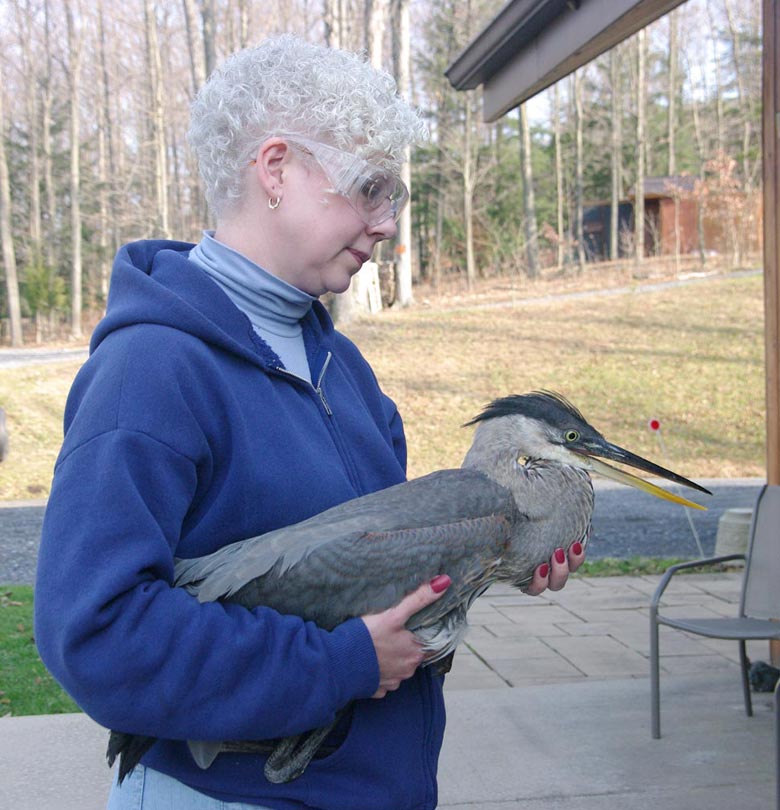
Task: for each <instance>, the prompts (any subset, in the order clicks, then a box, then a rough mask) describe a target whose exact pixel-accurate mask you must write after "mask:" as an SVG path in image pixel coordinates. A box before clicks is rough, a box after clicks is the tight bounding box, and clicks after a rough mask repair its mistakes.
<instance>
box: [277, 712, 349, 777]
mask: <svg viewBox="0 0 780 810" xmlns="http://www.w3.org/2000/svg"><path fill="white" fill-rule="evenodd" d="M346 711H347V709H342V710H341V711H339V712H338V713H337V714H336V717H335V719H334V720H333V722H332V723H330V724H329V725H327V726H323V727H322V728H315V729H314V730H313V731H307V732H306V733H305V734H296V735H295V736H294V737H285V738H284V739H282V740H280V741H279V743H278V744H277V745H276V746H275V747H274V750H273V751H272V752H271V754H270V756H269V757H268V759H267V760H266V763H265V768H264V769H263V773H265V778H266V779H267V780H268V781H269V782H273V784H275V785H280V784H283V783H284V782H292V780H293V779H297V778H298V777H299V776H300V775H301V774H302V773H303V772H304V771H305V770H306V768H307V767H308V765H309V763H310V762H311V761H312V759H313V758H314V755H315V754H316V753H317V751H318V750H319V748H320V746H321V745H322V743H323V742H324V741H325V738H326V737H327V736H328V734H330V732H331V731H333V729H334V728H335V727H336V725H337V723H338V722H339V721H340V720H341V718H342V717H343V716H344V714H345V712H346Z"/></svg>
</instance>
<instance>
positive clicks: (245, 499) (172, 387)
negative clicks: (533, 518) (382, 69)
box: [36, 36, 584, 810]
mask: <svg viewBox="0 0 780 810" xmlns="http://www.w3.org/2000/svg"><path fill="white" fill-rule="evenodd" d="M423 136H424V129H423V126H422V124H421V123H420V121H419V119H418V118H417V116H416V114H415V113H414V112H413V111H412V110H411V109H410V108H409V107H408V106H407V105H406V104H405V103H404V102H403V101H402V100H401V99H399V98H398V96H397V94H396V92H395V87H394V84H393V82H392V80H391V79H390V78H389V77H388V76H386V75H385V74H382V73H379V72H376V71H375V70H373V69H372V68H370V67H369V66H368V65H367V64H366V63H365V62H363V61H362V60H361V59H359V58H357V57H356V56H354V55H350V54H347V53H344V52H340V51H335V50H328V49H325V48H322V47H318V46H314V45H311V44H307V43H305V42H303V41H300V40H298V39H295V38H293V37H290V36H284V37H279V38H276V39H272V40H268V41H266V42H265V43H263V44H262V45H260V46H259V47H257V48H253V49H249V50H246V51H243V52H241V53H239V54H236V55H235V56H234V57H232V58H231V59H229V60H228V61H227V62H226V63H225V64H224V65H223V66H222V68H221V69H219V70H218V71H217V72H216V73H215V74H214V75H213V76H212V77H211V78H210V80H209V81H208V82H207V84H206V85H205V86H204V87H203V89H202V90H201V92H200V94H199V96H198V98H197V100H196V102H195V103H194V105H193V110H192V125H191V130H190V140H191V143H192V145H193V147H194V149H195V152H196V154H197V156H198V160H199V164H200V170H201V174H202V177H203V180H204V183H205V187H206V190H207V197H208V201H209V204H210V206H211V209H212V211H213V213H214V215H215V218H216V221H217V227H216V230H215V231H214V232H213V233H210V232H207V233H205V234H204V237H203V239H202V241H201V242H200V243H199V244H198V245H197V246H193V245H190V244H184V243H178V242H150V241H147V242H136V243H133V244H130V245H126V246H125V247H123V248H122V249H121V250H120V251H119V253H118V255H117V258H116V261H115V265H114V271H113V276H112V282H111V293H110V296H109V302H108V309H107V314H106V317H105V318H104V320H103V321H102V322H101V323H100V324H99V326H98V327H97V329H96V330H95V333H94V335H93V338H92V344H91V356H90V359H89V360H88V361H87V363H86V364H85V365H84V367H83V369H82V370H81V372H80V373H79V375H78V377H77V378H76V381H75V382H74V385H73V389H72V392H71V395H70V397H69V400H68V404H67V408H66V413H65V440H64V444H63V447H62V451H61V454H60V457H59V459H58V462H57V465H56V468H55V474H54V481H53V485H52V491H51V496H50V500H49V505H48V508H47V513H46V520H45V525H44V530H43V539H42V546H41V554H40V562H39V570H38V581H37V590H36V597H37V598H36V604H37V615H36V637H37V640H38V644H39V649H40V652H41V655H42V657H43V659H44V661H45V663H46V664H47V666H48V667H49V668H50V669H51V671H52V672H53V673H54V674H55V676H56V677H57V678H58V679H59V680H60V682H61V683H62V684H63V686H64V687H65V688H66V689H67V690H68V691H69V692H70V693H71V694H72V695H73V696H74V698H75V699H76V701H77V702H78V703H79V704H80V705H81V706H82V707H83V708H84V710H85V711H86V712H87V713H88V714H90V715H91V716H92V717H93V718H94V719H95V720H97V722H99V723H101V724H103V725H105V726H107V727H110V728H113V729H115V730H120V731H125V732H129V733H133V734H143V735H149V736H153V737H158V738H160V742H158V743H157V744H156V745H155V746H154V747H153V748H152V749H151V750H150V751H149V753H148V754H147V755H146V756H145V757H144V759H143V766H142V767H138V768H136V769H135V771H134V772H133V773H132V774H131V776H130V777H128V778H127V779H126V780H125V781H124V782H123V783H122V785H121V787H120V786H117V785H115V786H114V788H113V790H112V794H111V798H110V800H109V807H110V808H112V810H118V809H119V808H130V807H133V808H135V807H143V808H147V810H149V809H150V808H151V809H152V810H154V809H155V808H163V807H166V808H167V807H171V808H172V807H175V808H201V807H202V808H214V807H221V806H222V803H223V802H236V803H239V806H240V805H245V806H247V807H257V806H262V807H268V808H279V810H289V809H291V808H304V807H306V808H322V810H330V809H331V808H332V809H333V810H337V809H338V810H348V809H349V808H355V810H369V809H372V810H381V809H382V808H387V809H388V810H390V808H392V810H403V808H423V807H431V808H432V807H434V806H435V804H436V779H435V772H436V762H437V757H438V753H439V748H440V745H441V739H442V735H443V729H444V710H443V704H442V683H441V678H440V677H438V676H436V675H435V674H434V673H433V672H432V671H430V669H429V668H419V664H420V663H421V662H422V653H421V651H420V648H419V645H418V644H417V642H416V641H415V639H414V638H413V637H412V635H411V634H410V633H408V632H407V631H406V630H405V629H404V623H405V621H406V619H407V618H408V617H409V616H411V615H412V614H413V613H415V612H416V611H417V610H419V609H420V608H421V607H423V606H424V605H426V604H428V603H430V602H432V601H434V600H435V599H437V598H439V596H440V595H441V594H442V593H443V592H444V590H445V589H446V587H447V585H448V583H449V580H448V578H447V576H446V572H441V576H439V577H437V578H435V579H434V580H433V582H429V583H421V584H420V588H419V589H418V590H417V591H415V592H413V593H412V594H410V595H409V596H407V597H406V598H405V599H404V600H403V601H402V602H401V603H400V604H399V605H398V606H396V607H395V608H393V609H391V610H388V611H386V612H384V613H381V614H377V615H372V616H364V617H362V618H360V619H353V620H351V621H348V622H346V623H344V624H343V625H341V626H339V627H337V628H336V629H335V630H334V631H333V632H325V631H323V630H321V629H319V628H318V627H316V626H314V625H313V624H311V623H305V622H303V621H302V620H300V619H298V618H297V617H293V616H281V615H279V614H277V613H275V612H273V611H271V610H269V609H266V608H258V609H256V610H252V611H248V610H245V609H243V608H241V607H238V606H235V605H228V604H203V605H202V604H199V603H198V602H197V601H196V600H195V599H193V598H192V597H190V596H188V595H187V594H186V593H184V592H183V591H181V590H178V589H176V588H173V587H172V575H173V560H174V557H193V556H199V555H203V554H207V553H209V552H211V551H214V550H215V549H217V548H219V547H220V546H222V545H224V544H226V543H231V542H234V541H236V540H240V539H242V538H245V537H249V536H253V535H257V534H260V533H263V532H266V531H269V530H271V529H274V528H277V527H279V526H283V525H287V524H290V523H294V522H296V521H299V520H302V519H304V518H306V517H308V516H310V515H312V514H314V513H317V512H320V511H322V510H324V509H326V508H328V507H330V506H333V505H335V504H337V503H340V502H342V501H344V500H347V499H349V498H354V497H356V496H359V495H362V494H364V493H367V492H371V491H374V490H376V489H380V488H382V487H386V486H389V485H392V484H395V483H398V482H400V481H402V480H403V479H404V475H405V472H404V470H405V460H406V449H405V442H404V436H403V428H402V424H401V419H400V417H399V415H398V412H397V411H396V408H395V406H394V405H393V403H392V402H391V401H390V400H389V399H388V398H387V397H386V396H385V395H384V394H383V393H382V392H381V390H380V389H379V387H378V385H377V382H376V379H375V377H374V374H373V372H372V370H371V368H370V367H369V366H368V364H367V363H366V361H365V360H364V359H363V358H362V356H361V355H360V353H359V352H358V350H357V349H356V348H355V346H354V345H353V344H352V343H350V342H349V341H348V340H347V339H346V338H345V337H344V336H342V335H340V334H339V333H338V332H336V331H334V329H333V325H332V323H331V321H330V319H329V317H328V315H327V313H326V311H325V310H324V308H323V307H322V306H321V304H320V303H319V302H318V301H317V298H318V297H319V296H321V295H322V294H323V293H325V292H328V291H330V292H335V293H339V292H342V291H344V290H346V289H347V287H348V286H349V283H350V279H351V277H352V276H353V275H354V274H355V273H356V272H357V271H358V270H359V269H360V267H361V265H362V264H363V263H364V262H365V261H367V260H368V259H369V258H370V256H371V254H372V251H373V249H374V247H375V246H376V244H377V243H378V242H380V241H381V240H383V239H388V238H390V237H392V236H393V235H394V234H395V231H396V224H395V222H396V219H397V217H398V215H399V213H400V211H401V209H402V207H403V205H404V204H405V203H406V201H407V199H408V192H407V191H406V189H405V187H404V185H403V183H402V182H401V180H400V179H399V177H398V175H397V171H398V169H399V166H400V162H401V158H402V154H403V150H404V148H405V147H406V145H407V144H409V143H413V142H415V141H419V140H420V139H421V138H422V137H423ZM583 556H584V555H583V554H581V553H580V554H577V555H573V556H572V558H571V560H570V561H567V560H566V558H565V556H564V555H563V553H562V552H560V553H559V554H557V555H556V558H555V559H554V560H552V561H551V563H550V565H549V566H547V565H544V566H540V569H538V570H537V573H536V576H535V578H534V582H533V584H532V585H531V588H530V592H532V593H540V592H541V591H543V590H544V589H545V587H552V588H559V587H562V585H563V584H564V582H565V581H566V576H567V574H568V571H569V570H570V568H574V567H576V566H577V565H579V563H580V562H581V561H582V558H583ZM372 698H373V699H372ZM352 701H357V702H356V703H355V708H354V710H353V711H352V712H351V713H350V716H349V717H348V718H347V720H346V721H345V722H344V723H343V724H342V725H341V726H340V727H337V730H336V731H335V732H334V735H333V739H331V740H329V741H328V743H327V745H328V750H330V751H332V753H331V754H329V755H328V756H325V757H324V758H321V759H318V760H315V761H314V762H312V763H311V765H310V766H309V768H308V769H307V771H306V772H305V774H304V775H303V776H302V777H300V778H299V779H297V780H295V781H293V782H291V783H289V784H283V785H275V784H270V783H268V782H266V781H265V779H264V778H263V756H262V755H260V754H253V753H243V752H238V753H234V752H224V753H221V754H220V755H219V756H218V757H217V759H216V760H215V761H214V763H213V764H212V765H211V766H210V767H209V768H208V769H205V770H204V769H201V768H199V767H198V766H197V765H196V763H195V762H194V761H193V759H192V757H191V755H190V753H189V750H188V748H187V745H186V743H185V742H184V741H185V740H188V739H190V740H193V739H194V740H270V739H273V738H276V737H281V736H287V735H291V734H295V733H298V732H302V731H306V730H309V729H311V728H315V727H318V726H322V725H325V724H326V723H328V722H330V721H331V720H332V719H333V717H334V715H335V713H336V712H337V711H338V710H339V709H340V708H342V707H343V706H345V705H347V704H348V703H350V702H352ZM231 806H233V805H231Z"/></svg>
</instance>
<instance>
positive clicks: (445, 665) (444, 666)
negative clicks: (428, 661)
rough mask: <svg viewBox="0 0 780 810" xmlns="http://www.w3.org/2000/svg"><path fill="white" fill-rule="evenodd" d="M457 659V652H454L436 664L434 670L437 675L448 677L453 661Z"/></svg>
mask: <svg viewBox="0 0 780 810" xmlns="http://www.w3.org/2000/svg"><path fill="white" fill-rule="evenodd" d="M454 658H455V650H453V651H452V652H451V653H449V654H448V655H445V656H444V658H440V659H439V660H438V661H436V663H434V665H433V668H434V671H435V672H436V674H437V675H446V674H447V673H448V672H449V671H450V670H451V669H452V661H453V659H454Z"/></svg>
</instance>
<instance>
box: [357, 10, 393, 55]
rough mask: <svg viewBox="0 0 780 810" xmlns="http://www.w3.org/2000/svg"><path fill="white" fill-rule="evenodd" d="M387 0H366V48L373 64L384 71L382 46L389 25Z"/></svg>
mask: <svg viewBox="0 0 780 810" xmlns="http://www.w3.org/2000/svg"><path fill="white" fill-rule="evenodd" d="M387 10H388V9H387V0H365V8H364V15H365V27H364V31H363V33H364V37H365V42H364V47H365V49H366V53H367V54H368V59H369V61H370V62H371V64H372V65H373V66H374V67H375V68H377V69H378V70H381V69H382V65H383V61H382V51H383V48H382V45H383V42H384V34H385V27H386V24H387Z"/></svg>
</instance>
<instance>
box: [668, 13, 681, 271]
mask: <svg viewBox="0 0 780 810" xmlns="http://www.w3.org/2000/svg"><path fill="white" fill-rule="evenodd" d="M677 20H678V13H677V10H676V9H675V10H674V11H672V12H671V13H670V14H669V89H668V96H669V106H668V110H667V113H668V117H667V149H668V162H667V166H666V173H667V175H668V176H669V177H671V178H674V177H675V176H676V175H677V155H676V153H675V149H676V143H675V135H676V131H677V80H678V79H677V73H678V70H677V48H678V46H677ZM672 182H673V183H674V184H675V185H674V271H675V274H676V275H678V276H679V275H680V189H679V187H678V186H677V183H676V181H675V180H674V179H673V180H672Z"/></svg>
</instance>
